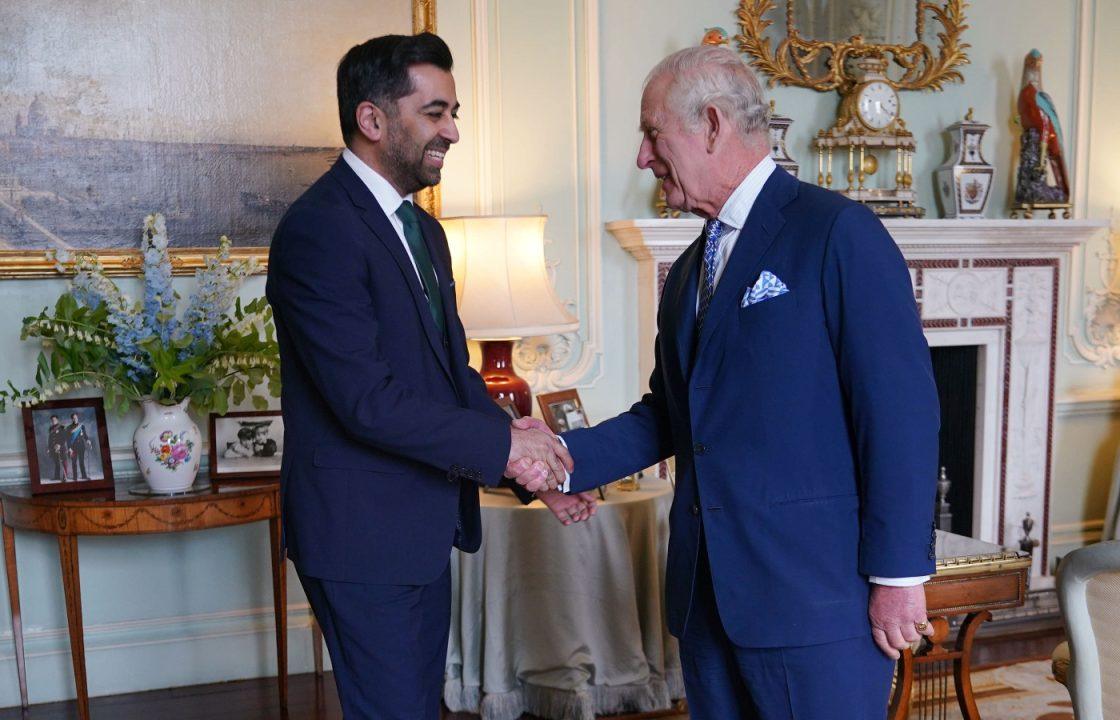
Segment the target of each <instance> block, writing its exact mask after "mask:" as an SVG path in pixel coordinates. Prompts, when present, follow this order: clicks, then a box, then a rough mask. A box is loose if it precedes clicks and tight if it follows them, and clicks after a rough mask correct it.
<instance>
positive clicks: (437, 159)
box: [424, 148, 447, 167]
mask: <svg viewBox="0 0 1120 720" xmlns="http://www.w3.org/2000/svg"><path fill="white" fill-rule="evenodd" d="M446 156H447V150H446V149H445V150H436V149H435V148H429V149H427V150H425V151H424V157H426V158H427V159H429V160H431V161H432V163H433V164H435V166H436V167H443V159H444V158H445V157H446Z"/></svg>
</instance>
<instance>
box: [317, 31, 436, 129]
mask: <svg viewBox="0 0 1120 720" xmlns="http://www.w3.org/2000/svg"><path fill="white" fill-rule="evenodd" d="M413 65H435V66H436V67H438V68H440V69H441V70H445V71H447V72H451V50H450V49H449V48H448V47H447V43H445V42H444V41H443V40H442V39H440V37H439V36H438V35H433V34H432V33H420V34H419V35H382V36H381V37H375V38H372V39H370V40H366V41H365V42H364V43H362V44H361V45H355V46H354V47H352V48H350V50H348V51H347V53H346V54H345V55H344V56H343V57H342V60H341V61H340V62H339V63H338V119H339V122H340V123H341V125H342V139H343V140H344V141H345V142H346V144H347V145H349V144H350V138H351V137H353V136H354V133H356V132H358V121H357V120H356V119H355V117H354V115H355V113H357V111H358V105H360V104H361V103H363V102H366V101H367V100H368V101H369V102H371V103H373V104H374V105H376V106H377V107H379V108H381V109H382V110H384V111H385V112H386V113H388V114H393V113H394V112H395V111H396V107H395V103H396V101H397V100H400V99H401V98H402V97H404V96H405V95H410V94H412V81H411V80H410V78H409V77H408V69H409V68H410V67H412V66H413Z"/></svg>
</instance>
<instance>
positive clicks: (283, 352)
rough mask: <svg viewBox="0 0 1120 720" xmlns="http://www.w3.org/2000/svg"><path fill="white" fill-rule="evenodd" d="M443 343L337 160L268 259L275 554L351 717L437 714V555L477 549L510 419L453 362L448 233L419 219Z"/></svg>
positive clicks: (370, 204) (403, 259) (456, 341)
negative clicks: (274, 343) (317, 633)
mask: <svg viewBox="0 0 1120 720" xmlns="http://www.w3.org/2000/svg"><path fill="white" fill-rule="evenodd" d="M419 214H420V218H421V227H422V231H423V234H424V239H425V242H426V243H427V246H428V250H429V253H430V254H431V257H432V259H433V264H434V265H435V270H436V274H437V276H438V280H439V294H440V298H441V300H442V303H443V308H444V315H445V317H446V319H447V332H446V336H441V334H440V332H439V330H438V329H437V326H436V324H435V322H434V321H433V320H432V315H431V312H430V309H429V307H428V303H427V299H426V296H425V295H424V292H423V287H422V285H421V284H420V280H419V278H418V276H417V273H416V270H415V269H414V267H413V265H412V263H411V261H410V260H409V257H408V254H407V253H406V251H405V249H404V245H403V244H402V241H401V239H400V237H399V236H398V235H397V233H396V232H395V230H394V229H393V227H392V226H391V225H390V223H389V220H388V218H387V217H386V215H385V213H384V212H383V211H382V209H381V207H380V206H379V205H378V203H377V201H376V200H375V199H374V197H373V195H372V194H371V193H370V190H369V189H368V188H367V187H366V186H365V185H364V184H363V182H362V181H361V180H360V179H359V178H358V176H357V175H356V174H355V173H354V171H353V170H352V169H351V168H350V167H349V166H348V165H347V164H346V163H345V162H344V161H343V160H341V159H340V160H339V161H338V162H337V163H335V165H334V167H332V168H331V170H330V171H329V172H327V173H326V174H325V175H324V176H323V177H322V178H320V179H319V180H318V181H317V182H316V183H315V184H314V185H312V186H311V188H309V189H308V190H307V192H305V193H304V195H303V196H302V197H300V198H299V199H298V200H297V201H296V202H295V203H294V204H293V205H292V206H291V208H290V209H289V210H288V212H287V214H286V215H285V216H284V218H283V220H281V222H280V225H279V227H278V229H277V230H276V234H275V236H274V238H273V241H272V247H271V251H270V253H269V269H268V285H267V294H268V300H269V302H270V303H271V305H272V308H273V311H274V313H275V320H276V328H277V332H278V337H279V342H280V358H281V375H282V380H283V394H282V405H283V413H284V426H285V438H286V443H285V448H284V458H283V467H282V470H281V492H282V497H283V522H284V533H285V543H286V547H287V551H288V556H289V557H290V558H291V559H292V561H293V562H294V563H295V566H296V569H297V570H298V572H299V574H300V578H301V580H302V581H303V583H304V587H305V589H306V590H307V593H308V599H309V600H310V602H311V605H312V609H313V610H314V611H315V614H316V617H317V619H318V620H319V622H320V625H322V627H323V631H324V636H325V638H326V640H327V644H328V649H329V650H330V651H331V659H332V663H333V666H334V670H335V675H336V680H337V681H338V684H339V690H340V695H342V704H343V709H344V711H345V713H346V717H347V718H348V719H349V718H364V717H377V718H390V717H391V718H397V717H401V718H408V720H416V719H417V718H429V717H431V718H434V717H436V716H437V714H438V702H439V692H440V690H441V689H442V681H443V664H444V660H445V657H444V656H445V654H446V643H447V627H448V621H449V613H450V576H449V556H450V550H451V548H452V546H453V545H454V546H456V547H458V548H460V549H462V550H465V551H467V552H474V551H475V550H477V549H478V547H479V544H480V542H481V532H480V523H479V505H478V485H479V484H487V485H496V484H498V483H499V482H501V480H502V473H503V470H504V468H505V464H506V460H507V458H508V455H509V450H510V429H509V424H510V420H509V417H508V416H507V415H506V414H505V413H504V412H502V410H501V409H500V408H498V407H497V406H496V405H495V404H494V403H493V402H492V401H491V400H490V398H489V396H488V395H487V394H486V390H485V386H484V384H483V382H482V380H481V378H480V377H479V376H478V374H477V373H475V372H474V371H473V370H472V369H471V368H470V367H469V366H468V365H467V346H466V338H465V336H464V332H463V327H462V325H461V323H460V321H459V318H458V315H457V312H456V309H455V293H454V283H453V280H452V277H451V259H450V253H449V251H448V247H447V241H446V238H445V236H444V233H443V231H442V229H441V227H440V226H439V224H438V223H437V222H436V221H435V220H433V219H432V218H431V217H430V216H428V215H427V214H425V213H423V212H420V213H419Z"/></svg>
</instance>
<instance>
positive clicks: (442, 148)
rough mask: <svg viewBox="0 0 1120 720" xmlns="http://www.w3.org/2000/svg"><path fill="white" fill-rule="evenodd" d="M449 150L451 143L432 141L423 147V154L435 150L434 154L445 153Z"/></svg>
mask: <svg viewBox="0 0 1120 720" xmlns="http://www.w3.org/2000/svg"><path fill="white" fill-rule="evenodd" d="M450 149H451V143H449V142H448V141H446V140H433V141H431V142H430V143H428V144H427V145H425V146H424V152H427V151H429V150H435V151H436V152H441V153H446V152H447V151H448V150H450Z"/></svg>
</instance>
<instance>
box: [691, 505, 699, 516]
mask: <svg viewBox="0 0 1120 720" xmlns="http://www.w3.org/2000/svg"><path fill="white" fill-rule="evenodd" d="M689 512H691V513H692V514H693V515H699V514H700V505H698V504H697V503H693V504H692V507H691V508H689Z"/></svg>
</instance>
